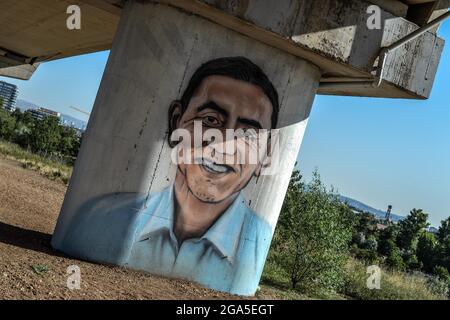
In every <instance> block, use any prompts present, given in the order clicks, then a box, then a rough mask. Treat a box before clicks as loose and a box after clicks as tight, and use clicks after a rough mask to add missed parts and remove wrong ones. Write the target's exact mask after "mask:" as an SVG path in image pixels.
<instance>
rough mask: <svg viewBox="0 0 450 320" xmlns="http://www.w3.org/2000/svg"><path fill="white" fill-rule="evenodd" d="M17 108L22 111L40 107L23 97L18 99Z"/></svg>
mask: <svg viewBox="0 0 450 320" xmlns="http://www.w3.org/2000/svg"><path fill="white" fill-rule="evenodd" d="M16 108H18V109H20V111H22V112H23V111H27V110H28V109H37V108H39V106H38V105H36V104H34V103H32V102H28V101H25V100H22V99H17V101H16Z"/></svg>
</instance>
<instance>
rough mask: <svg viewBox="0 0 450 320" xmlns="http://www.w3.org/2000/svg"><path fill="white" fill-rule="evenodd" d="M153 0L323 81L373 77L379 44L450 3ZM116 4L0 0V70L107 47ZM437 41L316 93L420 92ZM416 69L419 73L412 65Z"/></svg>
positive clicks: (421, 42) (431, 69)
mask: <svg viewBox="0 0 450 320" xmlns="http://www.w3.org/2000/svg"><path fill="white" fill-rule="evenodd" d="M143 1H146V0H143ZM159 2H161V3H162V4H163V5H166V4H167V5H170V6H175V7H178V8H180V9H181V10H184V11H188V12H192V13H194V14H197V15H200V16H202V17H204V18H206V19H208V20H212V21H214V22H216V23H218V24H221V25H223V26H225V27H227V28H229V29H232V30H234V31H237V32H239V33H242V34H245V35H247V36H251V37H253V38H255V39H257V40H259V41H261V42H263V43H266V44H269V45H271V46H274V47H277V48H280V49H282V50H284V51H287V52H289V53H291V54H293V55H296V56H298V57H300V58H303V59H306V60H308V61H311V62H312V63H313V64H315V65H317V66H319V67H320V68H321V70H322V71H323V76H322V80H321V82H322V83H324V82H334V81H336V79H338V80H339V81H344V82H345V81H349V82H354V79H355V78H358V79H361V78H363V79H364V78H367V79H371V78H373V75H374V68H375V67H376V65H377V59H376V58H377V56H378V52H379V50H380V48H381V47H383V46H386V45H388V44H390V43H392V42H393V41H395V40H397V39H399V38H401V37H403V36H405V35H406V34H408V33H410V32H412V31H414V30H415V29H417V28H418V27H419V26H421V25H423V24H425V23H426V22H428V21H429V20H430V19H433V18H435V17H436V16H438V15H440V14H442V13H443V12H445V11H447V10H448V7H450V0H441V1H430V0H404V1H397V0H334V1H333V0H314V1H310V0H303V1H293V0H282V1H275V2H273V3H274V4H275V5H274V7H273V8H272V7H271V5H267V3H264V6H261V1H259V2H258V1H257V0H249V1H242V2H241V3H243V4H244V3H245V6H244V5H238V6H237V7H239V8H238V9H237V10H236V8H231V7H230V5H229V3H230V2H229V1H223V0H191V1H185V0H184V1H183V0H163V1H159ZM73 4H76V5H79V6H80V8H81V13H82V16H81V19H82V20H81V21H82V23H81V30H69V29H67V28H66V19H67V17H68V14H67V13H66V9H67V7H68V6H69V5H73ZM370 4H377V5H378V6H380V7H381V8H382V17H383V29H382V30H379V31H374V30H368V29H367V27H366V21H367V12H366V9H367V7H368V5H370ZM123 5H124V1H121V0H76V1H74V0H40V1H35V0H21V1H16V0H1V1H0V75H4V76H10V77H15V78H20V79H29V78H30V77H31V75H32V74H33V72H34V71H35V70H36V68H37V67H38V65H39V63H42V62H46V61H51V60H55V59H60V58H65V57H70V56H75V55H80V54H85V53H91V52H96V51H101V50H107V49H110V48H111V46H112V43H113V39H114V35H115V34H116V30H117V27H118V24H119V20H120V15H121V13H122V10H123ZM243 6H244V7H243ZM261 10H266V11H267V12H270V17H268V18H267V19H265V20H263V21H259V20H257V19H253V17H254V16H261ZM324 11H326V13H327V14H326V15H324V14H323V13H324ZM299 12H301V14H302V17H303V18H302V19H299V17H298V15H299ZM308 17H309V18H308ZM280 26H281V27H280ZM343 44H344V45H343ZM443 46H444V42H443V40H442V39H440V38H439V37H437V36H436V33H435V30H432V31H431V32H427V33H426V34H425V35H424V36H422V37H421V38H419V39H418V40H416V41H414V42H413V43H411V45H410V46H406V47H405V48H404V50H401V49H399V50H398V53H397V54H396V55H395V56H393V57H391V58H390V59H388V61H387V66H388V72H387V74H386V75H385V80H384V81H383V83H382V85H381V86H380V87H379V88H372V87H370V86H363V85H361V86H354V85H352V86H350V85H349V86H348V87H344V88H343V87H342V86H339V87H336V88H333V87H332V86H324V87H323V88H321V89H319V93H321V94H337V95H355V96H374V97H391V98H415V99H421V98H422V99H423V98H427V97H428V96H429V94H430V92H431V88H432V84H433V81H434V75H435V72H436V69H437V66H438V63H439V59H440V54H441V52H442V49H443ZM411 48H413V49H414V50H411ZM422 69H423V70H426V74H420V72H416V70H422ZM424 79H425V81H424Z"/></svg>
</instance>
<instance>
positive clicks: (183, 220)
mask: <svg viewBox="0 0 450 320" xmlns="http://www.w3.org/2000/svg"><path fill="white" fill-rule="evenodd" d="M177 178H178V179H176V180H177V181H175V186H174V192H175V197H174V200H175V203H174V205H175V216H174V228H173V231H174V233H175V236H176V237H177V240H178V243H179V244H181V243H182V242H183V241H185V240H187V239H190V238H199V237H201V236H203V235H204V234H205V233H206V232H207V231H208V229H209V228H210V227H211V226H212V225H213V224H214V223H215V222H216V221H217V220H218V219H219V218H220V216H221V215H222V214H223V213H224V212H225V211H226V210H227V208H228V207H229V206H230V205H231V204H232V203H233V202H234V200H235V199H236V197H237V195H236V196H233V197H230V198H229V199H226V200H224V201H221V202H219V203H208V202H203V201H200V200H199V199H198V198H197V197H195V195H193V194H192V192H191V191H190V190H189V188H188V187H187V184H186V182H185V180H184V177H182V180H181V179H179V178H180V177H177ZM180 180H181V181H180ZM180 204H183V205H182V206H181V205H180Z"/></svg>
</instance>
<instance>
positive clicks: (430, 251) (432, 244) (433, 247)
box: [416, 232, 438, 273]
mask: <svg viewBox="0 0 450 320" xmlns="http://www.w3.org/2000/svg"><path fill="white" fill-rule="evenodd" d="M437 254H438V242H437V240H436V237H435V236H434V235H433V234H431V233H429V232H422V233H421V234H420V236H419V240H418V242H417V249H416V255H417V259H418V260H419V261H421V262H422V265H423V270H424V271H425V272H428V273H431V272H432V271H433V268H434V266H435V265H436V257H437Z"/></svg>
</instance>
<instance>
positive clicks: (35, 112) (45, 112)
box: [27, 108, 61, 120]
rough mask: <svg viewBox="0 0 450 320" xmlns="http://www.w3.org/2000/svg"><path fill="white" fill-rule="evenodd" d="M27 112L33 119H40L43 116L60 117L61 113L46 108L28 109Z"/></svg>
mask: <svg viewBox="0 0 450 320" xmlns="http://www.w3.org/2000/svg"><path fill="white" fill-rule="evenodd" d="M27 112H29V113H30V114H31V115H32V116H33V117H34V118H35V119H39V120H42V119H44V118H45V117H55V118H58V119H59V118H61V113H59V112H56V111H53V110H50V109H46V108H37V109H29V110H28V111H27Z"/></svg>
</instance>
